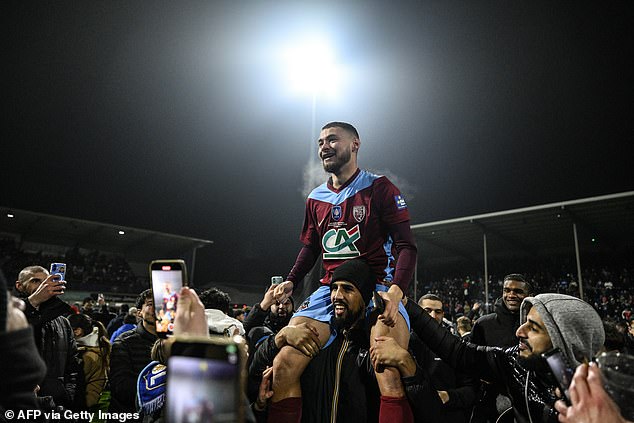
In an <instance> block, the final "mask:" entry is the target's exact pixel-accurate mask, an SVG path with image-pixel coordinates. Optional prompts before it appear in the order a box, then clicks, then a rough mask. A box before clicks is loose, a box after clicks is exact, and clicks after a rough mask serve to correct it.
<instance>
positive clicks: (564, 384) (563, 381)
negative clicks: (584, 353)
mask: <svg viewBox="0 0 634 423" xmlns="http://www.w3.org/2000/svg"><path fill="white" fill-rule="evenodd" d="M542 357H543V358H544V359H545V360H546V363H548V367H550V372H551V374H552V376H553V379H554V382H555V383H556V385H557V388H559V392H560V393H561V395H562V396H563V400H564V402H565V403H566V404H567V405H570V404H571V402H570V397H569V396H568V388H569V387H570V383H571V382H572V377H573V375H574V369H573V368H572V367H571V366H570V364H569V363H568V360H566V357H565V356H564V353H563V352H562V351H561V350H560V349H559V348H553V349H552V350H550V351H547V352H545V353H544V354H542Z"/></svg>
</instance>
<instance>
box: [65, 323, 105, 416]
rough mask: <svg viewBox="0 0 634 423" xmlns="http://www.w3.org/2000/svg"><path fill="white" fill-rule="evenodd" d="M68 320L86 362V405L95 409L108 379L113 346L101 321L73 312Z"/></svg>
mask: <svg viewBox="0 0 634 423" xmlns="http://www.w3.org/2000/svg"><path fill="white" fill-rule="evenodd" d="M68 320H69V322H70V325H71V327H72V328H73V333H74V335H75V339H76V340H77V345H79V351H80V353H81V354H82V358H83V362H84V380H85V386H86V407H88V409H92V410H95V406H96V405H97V403H98V402H99V397H100V395H101V392H102V391H103V390H104V388H105V387H106V382H107V381H108V371H109V369H110V350H111V349H112V346H111V345H110V342H109V341H108V338H106V335H107V332H106V328H104V327H103V324H102V323H101V322H100V321H98V320H94V321H93V320H92V319H91V318H90V317H89V316H87V315H85V314H73V315H71V316H70V317H69V318H68Z"/></svg>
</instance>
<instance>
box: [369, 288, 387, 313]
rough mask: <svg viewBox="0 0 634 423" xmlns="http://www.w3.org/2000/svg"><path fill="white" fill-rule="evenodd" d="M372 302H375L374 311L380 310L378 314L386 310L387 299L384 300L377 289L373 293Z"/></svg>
mask: <svg viewBox="0 0 634 423" xmlns="http://www.w3.org/2000/svg"><path fill="white" fill-rule="evenodd" d="M372 302H373V303H374V308H373V310H372V311H378V314H383V312H384V311H385V300H383V297H381V296H380V295H379V293H378V292H377V291H374V292H373V293H372Z"/></svg>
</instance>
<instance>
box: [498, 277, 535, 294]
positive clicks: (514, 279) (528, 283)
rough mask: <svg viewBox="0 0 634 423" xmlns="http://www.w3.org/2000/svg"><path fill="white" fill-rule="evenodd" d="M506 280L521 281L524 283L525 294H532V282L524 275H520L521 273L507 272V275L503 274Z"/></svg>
mask: <svg viewBox="0 0 634 423" xmlns="http://www.w3.org/2000/svg"><path fill="white" fill-rule="evenodd" d="M506 281H517V282H523V283H524V285H525V286H526V293H527V294H532V293H533V284H531V283H530V282H529V281H528V279H527V278H526V277H525V276H524V275H522V274H521V273H509V274H508V275H506V276H504V282H506ZM504 282H503V283H504Z"/></svg>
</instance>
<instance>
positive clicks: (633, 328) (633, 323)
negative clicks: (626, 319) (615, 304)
mask: <svg viewBox="0 0 634 423" xmlns="http://www.w3.org/2000/svg"><path fill="white" fill-rule="evenodd" d="M630 335H632V336H634V319H632V320H630Z"/></svg>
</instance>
